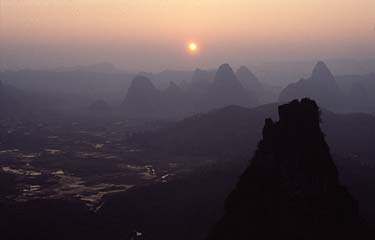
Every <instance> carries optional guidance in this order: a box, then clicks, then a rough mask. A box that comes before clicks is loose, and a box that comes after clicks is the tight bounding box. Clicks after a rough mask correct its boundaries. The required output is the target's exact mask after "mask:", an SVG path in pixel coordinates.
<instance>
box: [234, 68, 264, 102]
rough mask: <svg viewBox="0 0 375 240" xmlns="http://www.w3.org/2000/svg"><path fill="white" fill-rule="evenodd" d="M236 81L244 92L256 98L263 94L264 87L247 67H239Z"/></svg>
mask: <svg viewBox="0 0 375 240" xmlns="http://www.w3.org/2000/svg"><path fill="white" fill-rule="evenodd" d="M236 76H237V79H238V80H239V81H240V82H241V84H242V85H243V86H244V88H245V89H246V90H248V91H249V92H251V93H252V94H253V95H254V96H257V98H259V97H262V95H263V94H264V87H263V85H262V84H261V83H260V81H259V79H258V78H257V77H256V76H255V75H254V73H252V72H251V71H250V70H249V69H248V68H247V67H245V66H241V67H240V68H239V69H237V71H236Z"/></svg>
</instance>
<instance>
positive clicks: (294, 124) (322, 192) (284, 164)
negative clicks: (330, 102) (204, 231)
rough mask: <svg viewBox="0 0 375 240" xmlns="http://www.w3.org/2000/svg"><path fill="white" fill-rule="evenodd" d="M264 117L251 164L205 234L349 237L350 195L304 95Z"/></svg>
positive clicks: (355, 227) (356, 224)
mask: <svg viewBox="0 0 375 240" xmlns="http://www.w3.org/2000/svg"><path fill="white" fill-rule="evenodd" d="M279 116H280V120H279V121H278V122H273V121H272V120H271V119H266V122H265V126H264V128H263V139H262V140H261V141H260V143H259V145H258V149H257V150H256V152H255V156H254V157H253V159H252V162H251V165H250V166H249V167H248V168H247V169H246V171H245V173H244V174H243V175H242V176H241V178H240V180H239V182H238V184H237V186H236V188H235V190H234V191H233V192H232V193H231V194H230V195H229V197H228V198H227V200H226V206H225V214H224V216H223V218H222V219H221V220H220V221H219V223H218V224H217V225H216V226H215V228H214V229H213V231H212V233H211V235H210V237H209V239H213V240H218V239H251V238H254V239H275V238H279V239H353V238H354V237H358V234H360V233H362V232H363V231H362V230H363V229H361V220H360V218H359V216H358V210H357V209H358V208H357V203H356V201H355V200H354V199H353V198H352V197H351V195H350V194H349V192H348V191H347V190H346V189H345V188H344V187H343V186H341V184H340V183H339V180H338V173H337V169H336V166H335V164H334V162H333V160H332V157H331V154H330V151H329V147H328V145H327V143H326V142H325V139H324V134H323V132H322V131H321V130H320V112H319V108H318V106H317V105H316V103H315V102H314V101H312V100H309V99H303V100H302V101H301V102H299V101H297V100H296V101H293V102H291V103H289V104H286V105H283V106H280V107H279Z"/></svg>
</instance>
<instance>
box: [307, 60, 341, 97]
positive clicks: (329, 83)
mask: <svg viewBox="0 0 375 240" xmlns="http://www.w3.org/2000/svg"><path fill="white" fill-rule="evenodd" d="M311 81H312V82H315V83H319V84H320V85H321V86H324V87H328V88H332V89H331V90H332V91H338V89H339V87H338V85H337V83H336V80H335V77H334V76H333V74H332V73H331V71H330V70H329V69H328V67H327V65H326V64H325V63H324V62H322V61H319V62H318V63H317V64H316V65H315V67H314V69H313V71H312V74H311Z"/></svg>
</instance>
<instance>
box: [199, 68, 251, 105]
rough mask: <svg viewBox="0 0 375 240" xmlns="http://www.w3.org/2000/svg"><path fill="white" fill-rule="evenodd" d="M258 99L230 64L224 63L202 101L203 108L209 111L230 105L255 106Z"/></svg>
mask: <svg viewBox="0 0 375 240" xmlns="http://www.w3.org/2000/svg"><path fill="white" fill-rule="evenodd" d="M255 103H256V100H255V97H254V96H251V94H250V93H248V92H247V91H246V90H245V88H244V87H243V86H242V85H241V83H240V82H239V81H238V79H237V77H236V75H235V74H234V72H233V70H232V68H231V67H230V66H229V64H223V65H221V66H220V67H219V69H218V70H217V72H216V74H215V78H214V81H213V83H212V84H211V86H210V87H209V89H208V91H207V93H206V94H205V95H204V96H203V98H202V101H201V103H200V107H201V110H204V111H207V110H212V109H215V108H220V107H225V106H229V105H238V106H253V105H255Z"/></svg>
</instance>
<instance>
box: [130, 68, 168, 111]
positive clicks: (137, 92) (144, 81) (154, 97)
mask: <svg viewBox="0 0 375 240" xmlns="http://www.w3.org/2000/svg"><path fill="white" fill-rule="evenodd" d="M161 101H162V99H161V93H160V91H159V90H158V89H156V88H155V86H154V85H153V84H152V82H151V81H150V79H148V78H146V77H144V76H140V75H138V76H136V77H135V78H134V79H133V81H132V83H131V85H130V87H129V89H128V92H127V94H126V97H125V100H124V104H123V105H124V108H125V113H127V114H128V115H129V116H131V117H136V118H154V117H157V116H158V115H160V114H161V113H160V109H161Z"/></svg>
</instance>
